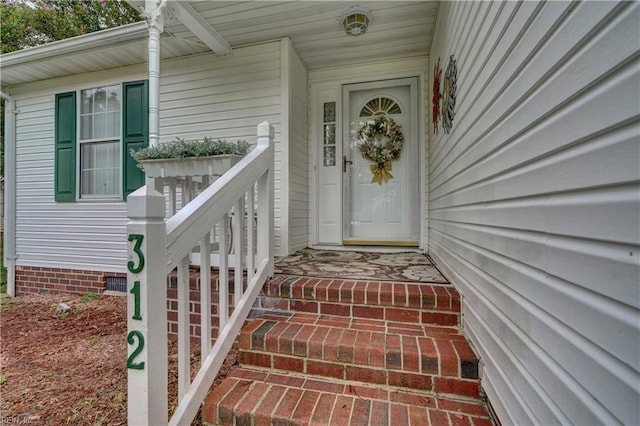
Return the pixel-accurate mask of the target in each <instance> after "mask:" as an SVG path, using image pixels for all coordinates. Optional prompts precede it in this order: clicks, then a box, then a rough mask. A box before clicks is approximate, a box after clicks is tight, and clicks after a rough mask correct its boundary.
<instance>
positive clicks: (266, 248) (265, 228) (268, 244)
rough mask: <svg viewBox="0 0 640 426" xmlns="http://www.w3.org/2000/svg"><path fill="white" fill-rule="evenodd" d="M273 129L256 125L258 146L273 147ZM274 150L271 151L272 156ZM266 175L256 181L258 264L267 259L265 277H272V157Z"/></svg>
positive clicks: (266, 123) (268, 125)
mask: <svg viewBox="0 0 640 426" xmlns="http://www.w3.org/2000/svg"><path fill="white" fill-rule="evenodd" d="M273 136H274V130H273V127H272V126H271V125H270V124H269V123H268V122H267V121H263V122H262V123H260V124H258V140H257V142H258V143H257V144H258V146H273ZM273 152H274V150H271V153H272V154H273ZM271 157H272V158H271V160H270V161H271V163H270V164H271V166H270V167H269V170H268V171H267V173H265V174H264V176H262V177H261V178H260V180H259V181H258V247H257V257H258V262H262V260H263V259H268V262H269V263H268V266H267V276H270V277H271V276H273V155H272V156H271Z"/></svg>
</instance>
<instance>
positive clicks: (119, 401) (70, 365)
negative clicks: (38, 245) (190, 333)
mask: <svg viewBox="0 0 640 426" xmlns="http://www.w3.org/2000/svg"><path fill="white" fill-rule="evenodd" d="M60 302H64V303H66V304H67V305H69V306H70V307H71V311H70V312H68V313H66V314H62V315H58V316H56V315H54V312H55V309H56V306H57V305H58V303H60ZM126 316H127V315H126V298H125V297H121V296H97V297H95V295H84V296H69V295H30V296H24V297H18V298H14V299H9V298H3V299H1V304H0V423H1V424H6V423H14V424H34V425H35V424H38V425H40V424H46V425H65V424H69V425H80V424H82V425H86V424H92V425H101V424H109V425H126V424H127V369H126V357H127V355H126V353H127V346H126V332H127V318H126ZM193 346H195V347H196V348H194V350H195V351H194V352H193V353H192V356H191V359H192V371H193V372H194V373H195V368H198V366H199V363H200V357H199V349H198V348H197V346H199V345H192V347H193ZM236 364H237V349H235V348H234V349H232V351H231V352H230V354H229V356H228V357H227V360H226V362H225V364H224V366H223V367H222V369H221V371H220V374H219V375H218V378H217V379H216V382H217V383H219V382H220V381H221V380H222V379H223V378H224V377H225V376H226V375H227V374H228V373H229V372H230V371H231V370H233V368H234V367H235V365H236ZM176 394H177V349H176V345H175V342H171V341H170V342H169V398H170V399H169V411H170V413H169V415H171V412H172V410H174V409H175V405H176V397H175V395H176ZM199 423H200V422H199V421H198V419H196V421H194V424H199Z"/></svg>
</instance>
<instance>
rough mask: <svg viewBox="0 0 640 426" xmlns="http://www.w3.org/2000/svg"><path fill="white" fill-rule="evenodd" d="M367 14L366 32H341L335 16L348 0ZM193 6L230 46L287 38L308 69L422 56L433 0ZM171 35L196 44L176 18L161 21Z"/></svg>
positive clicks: (431, 23) (429, 36) (427, 46)
mask: <svg viewBox="0 0 640 426" xmlns="http://www.w3.org/2000/svg"><path fill="white" fill-rule="evenodd" d="M356 4H358V5H360V6H365V7H368V8H369V9H370V10H371V14H372V16H373V18H372V20H371V23H370V25H369V29H368V30H367V32H366V34H364V35H361V36H357V37H353V36H347V35H346V34H345V32H344V31H343V29H342V26H341V22H340V16H341V15H342V13H343V12H345V11H346V10H348V9H349V7H350V6H352V5H356ZM191 5H192V7H193V9H195V10H196V12H197V13H198V14H199V15H200V16H202V17H203V18H204V19H205V20H206V22H207V23H208V24H209V25H211V26H212V27H213V28H215V29H216V30H217V31H218V32H219V33H220V35H221V36H222V37H223V38H224V39H225V40H227V42H228V43H229V44H230V45H231V46H232V47H238V46H242V45H247V44H253V43H260V42H263V41H266V40H275V39H279V38H281V37H289V38H290V39H291V41H292V42H293V45H294V46H295V48H296V50H297V51H298V53H299V54H300V56H301V58H302V60H303V62H304V63H305V64H306V65H307V68H308V69H319V68H327V67H334V66H340V65H350V64H357V63H362V62H368V61H371V60H389V59H396V58H405V57H410V56H420V55H426V54H427V53H428V52H429V49H430V47H431V39H432V36H433V29H434V27H435V20H436V13H437V10H438V2H437V1H365V2H358V1H352V2H345V1H332V2H328V1H246V2H238V1H195V2H191ZM165 32H167V33H168V34H171V35H172V36H174V37H175V38H177V39H181V40H187V41H188V42H191V43H201V42H200V41H199V40H198V38H197V37H196V36H195V35H194V34H193V33H192V32H191V31H190V30H189V29H187V27H186V26H185V25H183V24H182V23H180V22H174V23H169V24H165Z"/></svg>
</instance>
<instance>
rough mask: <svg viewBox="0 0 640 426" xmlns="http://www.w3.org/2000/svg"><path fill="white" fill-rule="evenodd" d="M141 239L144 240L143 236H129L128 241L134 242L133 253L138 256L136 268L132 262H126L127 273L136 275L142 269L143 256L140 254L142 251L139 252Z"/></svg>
mask: <svg viewBox="0 0 640 426" xmlns="http://www.w3.org/2000/svg"><path fill="white" fill-rule="evenodd" d="M143 239H144V235H140V234H129V241H133V240H135V241H136V242H135V244H134V246H133V252H134V253H135V254H137V255H138V266H134V265H135V262H134V261H133V260H130V261H129V262H127V269H129V272H132V273H134V274H137V273H138V272H142V269H143V268H144V254H143V253H142V250H140V246H141V245H142V240H143Z"/></svg>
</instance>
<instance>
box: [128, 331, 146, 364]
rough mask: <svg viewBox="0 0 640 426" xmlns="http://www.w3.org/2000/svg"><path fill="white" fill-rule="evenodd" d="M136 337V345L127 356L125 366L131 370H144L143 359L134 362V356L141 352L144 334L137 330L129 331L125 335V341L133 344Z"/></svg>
mask: <svg viewBox="0 0 640 426" xmlns="http://www.w3.org/2000/svg"><path fill="white" fill-rule="evenodd" d="M136 337H137V338H138V346H137V347H136V348H135V349H134V350H133V352H131V355H129V358H127V368H130V369H132V370H144V361H141V362H135V360H136V357H137V356H138V355H140V352H142V349H143V348H144V335H143V334H142V332H140V331H138V330H133V331H130V332H129V334H128V335H127V343H128V344H130V345H133V344H134V343H135V340H136V339H135V338H136Z"/></svg>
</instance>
